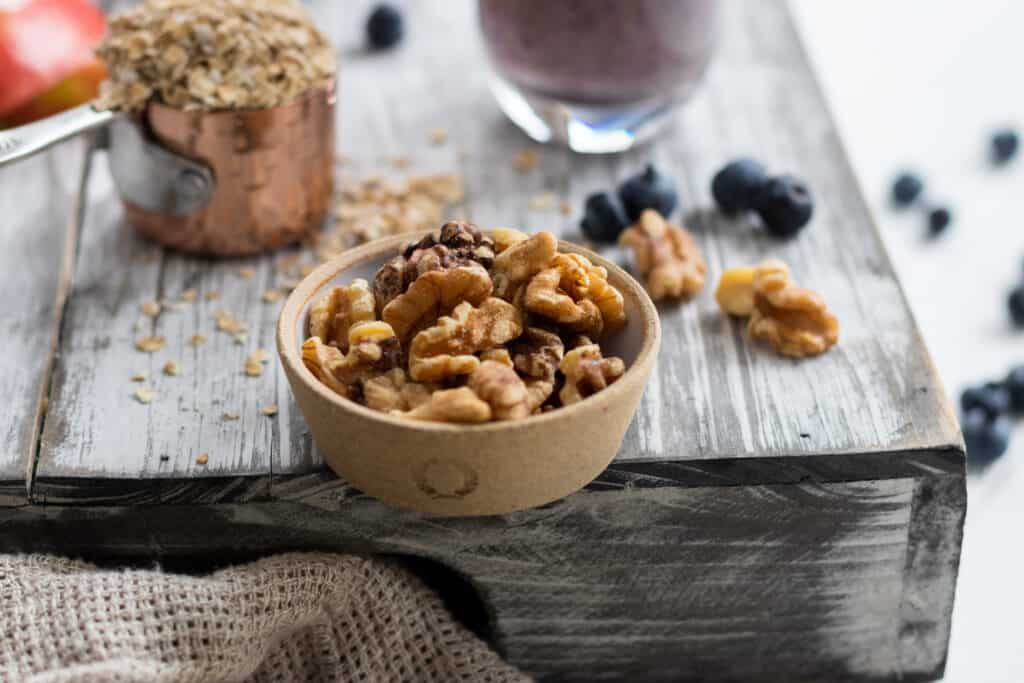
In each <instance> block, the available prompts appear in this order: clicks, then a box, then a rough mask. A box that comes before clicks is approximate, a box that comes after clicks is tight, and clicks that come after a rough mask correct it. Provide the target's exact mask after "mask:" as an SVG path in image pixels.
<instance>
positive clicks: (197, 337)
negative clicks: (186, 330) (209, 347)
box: [188, 334, 206, 346]
mask: <svg viewBox="0 0 1024 683" xmlns="http://www.w3.org/2000/svg"><path fill="white" fill-rule="evenodd" d="M188 343H189V344H191V345H192V346H202V345H203V344H205V343H206V335H202V334H193V335H192V337H191V338H190V339H189V340H188Z"/></svg>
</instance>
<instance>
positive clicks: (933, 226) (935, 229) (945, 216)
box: [928, 206, 953, 237]
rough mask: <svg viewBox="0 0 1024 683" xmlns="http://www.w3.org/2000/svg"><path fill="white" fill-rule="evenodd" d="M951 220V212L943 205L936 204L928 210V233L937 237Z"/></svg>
mask: <svg viewBox="0 0 1024 683" xmlns="http://www.w3.org/2000/svg"><path fill="white" fill-rule="evenodd" d="M952 220H953V214H952V213H950V211H949V209H947V208H946V207H944V206H937V207H935V208H934V209H932V210H930V211H929V212H928V234H929V235H931V236H932V237H938V236H939V235H941V234H942V233H943V232H945V230H946V228H948V227H949V224H950V222H952Z"/></svg>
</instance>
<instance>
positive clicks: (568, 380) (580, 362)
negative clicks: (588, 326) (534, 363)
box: [559, 344, 626, 405]
mask: <svg viewBox="0 0 1024 683" xmlns="http://www.w3.org/2000/svg"><path fill="white" fill-rule="evenodd" d="M559 369H560V370H561V371H562V373H563V374H564V375H565V386H563V387H562V391H561V392H559V398H560V399H561V400H562V405H570V404H572V403H578V402H579V401H582V400H583V399H585V398H586V397H587V396H591V395H593V394H596V393H597V392H599V391H601V390H602V389H604V388H606V387H607V386H608V385H609V384H611V383H612V382H614V381H615V380H617V379H618V378H619V377H622V374H623V373H624V372H625V371H626V365H625V363H623V362H622V359H621V358H615V357H612V358H604V357H602V356H601V348H600V347H599V346H598V345H597V344H591V345H590V346H580V347H578V348H575V349H573V350H572V351H569V352H568V353H566V354H565V357H564V358H563V359H562V362H561V364H560V365H559Z"/></svg>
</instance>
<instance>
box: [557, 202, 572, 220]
mask: <svg viewBox="0 0 1024 683" xmlns="http://www.w3.org/2000/svg"><path fill="white" fill-rule="evenodd" d="M558 212H559V213H560V214H562V215H563V216H570V215H572V205H571V204H570V203H569V202H568V201H566V200H565V199H563V200H562V201H560V202H559V203H558Z"/></svg>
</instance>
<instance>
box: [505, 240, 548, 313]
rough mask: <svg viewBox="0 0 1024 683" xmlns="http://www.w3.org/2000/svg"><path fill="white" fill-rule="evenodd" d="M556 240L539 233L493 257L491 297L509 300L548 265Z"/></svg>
mask: <svg viewBox="0 0 1024 683" xmlns="http://www.w3.org/2000/svg"><path fill="white" fill-rule="evenodd" d="M557 250H558V240H557V239H555V236H554V235H552V234H551V233H550V232H538V233H537V234H536V235H533V236H531V237H529V238H527V239H525V240H523V241H521V242H517V243H515V244H513V245H512V246H510V247H509V248H507V249H505V250H504V251H502V252H501V253H500V254H498V255H497V256H495V257H494V266H493V267H492V268H491V277H492V278H493V280H494V295H495V296H498V297H501V298H502V299H505V300H506V301H511V300H512V298H513V297H514V296H515V295H516V293H517V291H518V290H519V288H520V287H521V286H522V285H525V284H526V283H527V282H528V281H529V279H530V278H531V277H533V276H534V275H536V274H537V273H539V272H540V271H542V270H544V269H545V268H547V267H549V266H550V265H551V261H552V260H553V259H554V258H555V254H556V252H557Z"/></svg>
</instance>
